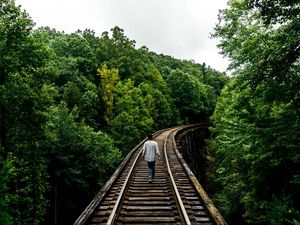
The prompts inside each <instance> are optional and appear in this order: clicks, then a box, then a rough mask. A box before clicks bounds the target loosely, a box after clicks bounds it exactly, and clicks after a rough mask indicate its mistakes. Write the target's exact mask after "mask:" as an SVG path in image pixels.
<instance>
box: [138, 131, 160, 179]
mask: <svg viewBox="0 0 300 225" xmlns="http://www.w3.org/2000/svg"><path fill="white" fill-rule="evenodd" d="M142 157H143V158H144V159H145V160H146V161H147V163H148V177H149V182H150V183H151V182H152V179H154V176H155V160H156V158H157V159H159V158H160V153H159V148H158V144H157V142H156V141H154V140H153V136H152V134H149V135H148V140H147V141H146V142H145V143H144V146H143V151H142Z"/></svg>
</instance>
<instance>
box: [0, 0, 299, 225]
mask: <svg viewBox="0 0 300 225" xmlns="http://www.w3.org/2000/svg"><path fill="white" fill-rule="evenodd" d="M33 25H34V22H33V21H32V20H31V19H30V17H29V15H28V14H27V13H26V12H24V11H22V9H21V8H20V7H16V6H15V2H14V1H13V0H3V1H0V52H1V54H0V129H1V130H0V135H1V136H0V137H1V139H0V144H1V155H0V159H1V170H0V183H1V187H0V194H1V199H0V211H1V212H0V223H1V224H17V225H18V224H30V225H32V224H70V223H72V222H73V221H74V220H75V218H76V217H77V216H78V215H79V214H80V213H81V211H82V210H83V208H84V207H86V205H87V204H88V203H89V202H90V200H91V199H92V198H93V196H94V194H95V193H96V192H97V191H98V190H99V189H100V187H101V186H102V185H103V184H104V183H105V181H106V180H107V179H108V178H109V176H110V175H111V174H112V172H113V171H114V169H115V168H116V166H117V164H118V163H119V162H120V160H121V158H122V157H124V156H125V154H127V152H129V151H130V150H131V149H132V147H134V146H135V145H136V144H137V143H138V142H139V141H140V140H142V139H143V138H144V137H145V136H146V135H147V134H148V133H151V132H154V131H155V130H157V129H163V128H165V127H170V126H173V125H175V124H179V123H181V122H182V119H186V121H194V122H199V121H200V120H202V115H205V116H207V115H208V114H209V113H210V112H211V111H212V109H213V108H214V106H215V102H216V98H217V95H218V93H220V90H221V88H222V87H223V85H224V84H225V83H226V80H227V78H226V76H225V75H224V74H221V73H218V72H217V71H215V70H213V69H211V68H209V67H206V66H205V65H199V64H195V63H194V62H192V61H185V60H177V59H174V58H172V57H169V56H164V55H162V54H161V55H157V54H155V53H153V52H149V50H148V49H147V48H146V47H142V48H140V49H136V47H135V41H133V40H129V39H128V37H126V35H125V34H124V31H123V30H122V29H121V28H119V27H114V28H113V29H112V30H111V32H112V33H111V35H110V34H109V33H108V32H104V33H103V34H102V36H101V37H97V36H96V35H95V32H94V31H92V30H84V31H80V30H78V31H76V32H75V33H72V34H65V33H64V32H58V31H56V30H55V29H51V28H49V27H42V28H38V29H37V30H32V28H33ZM99 75H100V77H99ZM173 77H174V78H176V79H174V81H176V82H179V83H177V84H178V85H179V86H180V91H179V92H178V90H177V88H176V85H177V84H176V83H173V81H172V79H171V78H173ZM181 81H182V82H184V83H185V84H187V85H189V87H191V88H192V91H191V90H188V88H187V87H184V86H183V85H181V83H180V82H181ZM186 91H187V93H185V92H186ZM180 101H182V102H183V103H184V104H183V105H181V104H180ZM189 117H192V118H189ZM108 134H109V135H110V136H108ZM118 148H119V149H120V150H121V151H119V149H118ZM120 152H122V153H123V155H121V153H120ZM293 181H294V182H295V183H296V181H297V179H296V178H295V179H294V180H293ZM2 197H3V198H2Z"/></svg>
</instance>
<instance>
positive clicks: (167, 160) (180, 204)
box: [164, 131, 192, 225]
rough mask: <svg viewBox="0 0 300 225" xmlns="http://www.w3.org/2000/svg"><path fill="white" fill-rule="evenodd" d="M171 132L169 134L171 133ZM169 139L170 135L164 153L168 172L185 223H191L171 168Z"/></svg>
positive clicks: (165, 143) (189, 224) (188, 224)
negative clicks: (168, 151)
mask: <svg viewBox="0 0 300 225" xmlns="http://www.w3.org/2000/svg"><path fill="white" fill-rule="evenodd" d="M173 132H174V131H172V132H171V133H173ZM171 133H170V134H171ZM170 134H169V135H170ZM167 140H168V137H167V138H166V139H165V142H164V154H165V158H166V164H167V168H168V173H169V175H170V179H171V183H172V186H173V189H174V192H175V194H176V197H177V201H178V203H179V206H180V210H181V213H182V215H183V217H184V220H185V223H186V224H187V225H191V224H192V223H191V221H190V219H189V216H188V214H187V212H186V210H185V207H184V205H183V202H182V199H181V197H180V194H179V191H178V189H177V186H176V183H175V180H174V177H173V174H172V171H171V168H170V164H169V159H168V156H167Z"/></svg>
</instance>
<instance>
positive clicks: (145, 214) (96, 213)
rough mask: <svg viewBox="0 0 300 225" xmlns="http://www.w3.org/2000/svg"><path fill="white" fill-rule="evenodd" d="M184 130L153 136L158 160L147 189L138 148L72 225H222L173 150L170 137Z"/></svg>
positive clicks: (210, 204) (177, 128)
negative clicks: (159, 155)
mask: <svg viewBox="0 0 300 225" xmlns="http://www.w3.org/2000/svg"><path fill="white" fill-rule="evenodd" d="M183 128H186V126H181V127H176V128H171V129H167V130H164V131H161V132H158V133H157V134H155V138H154V140H155V141H157V142H158V145H159V149H160V153H161V156H162V157H161V160H159V161H156V165H155V168H156V173H155V174H156V176H155V179H154V180H153V181H152V182H151V183H149V182H148V176H147V163H146V162H145V161H144V160H143V159H142V157H141V150H142V145H143V143H144V141H143V142H141V143H140V144H139V145H138V146H137V147H136V148H135V149H133V150H132V151H131V152H130V154H128V156H127V157H126V158H125V159H124V161H123V162H122V164H121V165H120V166H119V168H118V169H117V170H116V172H115V173H114V175H113V176H112V177H111V179H110V180H109V181H108V182H107V183H106V185H105V186H104V187H103V188H102V189H101V191H100V192H99V193H98V195H97V196H96V197H95V198H94V200H93V201H92V202H91V203H90V205H89V206H88V207H87V208H86V209H85V211H84V212H83V213H82V214H81V216H80V217H79V218H78V219H77V220H76V221H75V223H74V225H83V224H88V225H96V224H97V225H104V224H105V225H111V224H114V225H118V224H126V225H133V224H135V225H137V224H148V225H149V224H153V225H154V224H160V225H163V224H183V225H184V224H201V225H208V224H209V225H212V224H217V225H221V224H222V225H225V224H226V222H225V221H224V220H223V218H222V217H221V215H220V214H219V213H218V210H217V209H216V208H215V207H214V206H213V204H212V202H211V201H210V199H209V198H208V196H207V195H206V194H205V192H204V191H203V189H202V187H201V185H200V184H199V182H198V181H197V180H196V179H195V177H194V176H193V174H192V172H191V171H190V170H189V168H188V166H187V165H186V163H185V162H184V160H183V159H182V157H181V156H180V154H179V152H178V151H177V149H176V147H175V139H174V136H175V134H176V133H177V132H178V131H179V130H181V129H183Z"/></svg>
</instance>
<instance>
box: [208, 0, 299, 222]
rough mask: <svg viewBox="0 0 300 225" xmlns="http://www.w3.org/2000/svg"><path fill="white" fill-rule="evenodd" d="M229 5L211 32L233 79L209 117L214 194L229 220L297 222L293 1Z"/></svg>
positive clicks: (296, 8) (296, 51)
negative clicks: (218, 40) (214, 165)
mask: <svg viewBox="0 0 300 225" xmlns="http://www.w3.org/2000/svg"><path fill="white" fill-rule="evenodd" d="M228 5H229V8H228V9H225V10H222V11H221V13H220V15H219V16H220V17H219V18H220V23H219V24H218V25H217V26H216V29H215V36H216V37H220V38H221V44H220V45H219V46H220V48H221V49H222V52H223V54H225V55H227V56H229V57H230V58H231V61H232V64H231V67H232V68H234V69H235V72H234V74H235V76H237V79H234V80H233V81H232V82H231V83H230V84H229V85H228V86H227V87H226V88H225V89H224V91H223V92H222V95H221V98H219V101H218V104H217V107H216V111H215V113H214V115H213V117H212V119H213V120H214V125H215V128H214V131H215V134H216V138H215V140H214V142H213V143H215V144H212V146H213V149H214V152H215V156H216V158H217V164H218V170H217V180H218V181H219V182H220V183H219V184H220V186H219V187H220V189H219V193H218V194H217V195H216V199H217V201H219V203H220V205H221V208H222V209H224V212H226V215H227V218H228V219H229V222H232V223H233V224H234V222H235V221H238V222H237V224H298V223H299V221H300V219H299V218H300V213H299V209H300V208H299V201H298V200H296V199H299V194H298V192H297V191H296V190H297V189H299V184H300V183H299V172H300V171H299V168H300V166H299V165H300V161H299V146H300V143H299V140H298V139H297V138H296V137H297V136H298V135H299V130H300V129H299V128H300V127H299V125H300V124H299V119H300V118H299V115H300V114H299V94H300V92H299V90H300V86H299V84H300V82H299V81H300V76H299V46H300V39H299V35H298V34H297V31H298V30H299V18H298V16H297V15H296V14H295V13H296V12H298V11H299V3H298V2H296V1H268V0H261V1H259V0H258V1H255V0H254V1H251V0H249V1H235V0H232V1H229V4H228ZM232 190H235V192H233V191H232ZM234 193H236V194H234ZM234 205H237V206H239V208H235V207H234ZM237 218H238V219H237ZM274 218H277V219H274Z"/></svg>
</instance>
